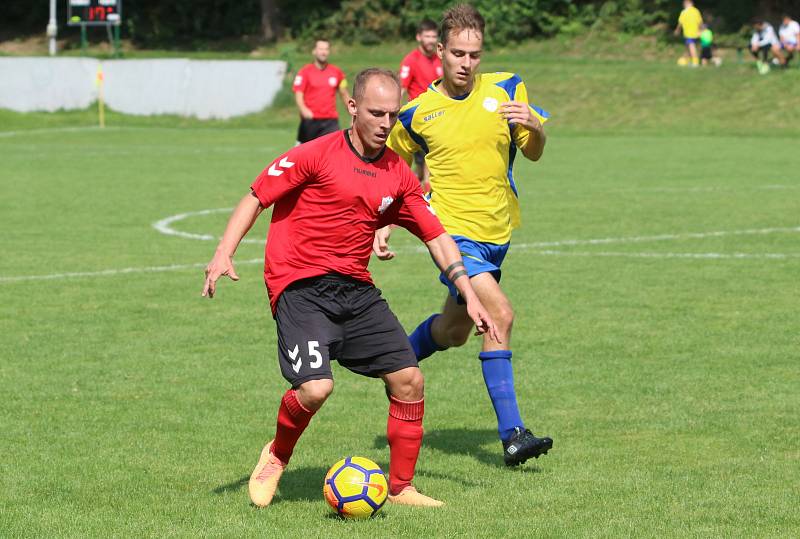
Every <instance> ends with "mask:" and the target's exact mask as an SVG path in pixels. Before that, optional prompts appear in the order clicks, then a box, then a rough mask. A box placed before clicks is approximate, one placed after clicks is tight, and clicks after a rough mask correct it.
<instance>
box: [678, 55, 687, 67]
mask: <svg viewBox="0 0 800 539" xmlns="http://www.w3.org/2000/svg"><path fill="white" fill-rule="evenodd" d="M678 65H679V66H685V65H689V59H688V58H687V57H685V56H681V57H680V58H678Z"/></svg>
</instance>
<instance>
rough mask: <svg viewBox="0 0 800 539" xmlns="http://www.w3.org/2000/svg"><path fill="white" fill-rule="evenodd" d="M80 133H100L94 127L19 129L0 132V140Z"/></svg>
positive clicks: (119, 128)
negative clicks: (27, 136) (26, 136)
mask: <svg viewBox="0 0 800 539" xmlns="http://www.w3.org/2000/svg"><path fill="white" fill-rule="evenodd" d="M104 129H105V131H120V130H122V129H125V128H124V127H106V128H104ZM81 131H100V127H99V126H96V125H92V126H84V127H45V128H42V129H20V130H19V131H0V138H10V137H19V136H25V135H47V134H49V133H78V132H81Z"/></svg>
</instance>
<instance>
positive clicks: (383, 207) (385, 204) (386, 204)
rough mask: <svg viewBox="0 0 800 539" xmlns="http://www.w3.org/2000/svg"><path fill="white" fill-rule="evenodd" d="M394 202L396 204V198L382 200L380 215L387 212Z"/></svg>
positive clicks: (379, 207) (379, 209)
mask: <svg viewBox="0 0 800 539" xmlns="http://www.w3.org/2000/svg"><path fill="white" fill-rule="evenodd" d="M392 202H394V198H392V197H383V198H382V199H381V205H380V206H378V213H380V214H383V212H385V211H386V210H387V209H388V208H389V206H391V205H392Z"/></svg>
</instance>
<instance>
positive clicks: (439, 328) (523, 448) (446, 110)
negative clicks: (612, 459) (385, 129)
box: [374, 4, 553, 466]
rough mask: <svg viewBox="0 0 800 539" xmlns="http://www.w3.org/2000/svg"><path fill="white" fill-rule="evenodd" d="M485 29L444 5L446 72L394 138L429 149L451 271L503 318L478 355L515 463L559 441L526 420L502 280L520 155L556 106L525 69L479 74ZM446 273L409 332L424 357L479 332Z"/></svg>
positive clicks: (397, 145) (397, 146) (404, 113)
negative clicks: (428, 310) (438, 302)
mask: <svg viewBox="0 0 800 539" xmlns="http://www.w3.org/2000/svg"><path fill="white" fill-rule="evenodd" d="M483 35H484V20H483V17H482V16H481V15H480V13H479V12H478V11H477V10H476V9H475V8H474V7H472V6H469V5H464V4H462V5H458V6H455V7H453V8H451V9H449V10H447V11H446V12H445V14H444V18H443V21H442V26H441V32H440V33H439V36H440V37H439V39H441V42H440V43H438V44H437V53H438V55H439V57H440V58H441V60H442V67H443V70H444V76H443V78H442V79H440V80H437V81H435V82H434V83H433V84H431V85H430V86H429V87H428V89H427V91H425V92H424V93H422V94H421V95H419V96H418V97H417V98H416V99H414V100H412V101H410V102H409V103H407V104H406V105H405V106H404V107H403V108H402V109H401V110H400V114H399V116H398V122H397V124H395V127H394V128H393V129H392V132H391V134H390V136H389V140H388V142H387V145H388V146H389V148H391V149H392V150H394V151H395V152H397V153H398V154H399V155H400V156H401V157H403V158H404V159H405V160H406V162H407V163H409V164H411V160H412V157H413V155H414V152H418V151H422V152H424V153H425V162H426V163H427V165H428V168H429V169H430V173H431V175H430V185H431V194H430V203H431V207H432V208H433V209H434V210H435V211H436V215H437V216H438V217H439V220H440V221H441V222H442V225H444V227H445V230H447V232H448V233H449V234H450V235H451V236H453V239H454V240H456V244H457V245H458V247H459V250H460V252H461V255H462V258H463V267H461V268H452V269H451V270H450V271H454V272H455V274H456V275H458V274H462V273H463V274H466V275H468V276H469V277H470V282H471V283H472V285H473V288H474V289H475V292H476V293H477V294H478V296H479V297H480V300H481V302H482V303H483V304H484V305H485V306H486V308H487V309H489V312H490V313H491V316H492V318H493V319H494V320H495V323H496V324H497V330H498V333H499V334H500V342H495V341H490V340H487V339H484V340H483V346H482V348H481V352H480V353H479V354H478V358H479V359H480V362H481V372H482V374H483V380H484V383H485V384H486V390H487V392H488V393H489V398H490V399H491V401H492V406H493V407H494V411H495V415H496V416H497V430H498V434H499V437H500V440H501V442H502V445H503V460H504V461H505V463H506V465H508V466H516V465H518V464H522V463H523V462H525V461H526V460H528V459H530V458H538V457H539V456H540V455H542V454H544V453H547V451H548V450H549V449H551V448H552V447H553V440H552V439H551V438H549V437H547V436H544V437H537V436H535V435H534V434H533V433H532V432H531V431H530V430H529V429H527V428H526V427H525V424H524V423H523V421H522V418H521V415H520V411H519V407H518V405H517V396H516V391H515V388H514V373H513V368H512V365H511V356H512V354H511V326H512V324H513V321H514V311H513V309H512V307H511V301H510V300H509V299H508V297H507V296H506V295H505V293H504V292H503V290H502V289H501V288H500V276H501V271H500V266H501V264H502V263H503V259H504V258H505V255H506V252H507V251H508V247H509V244H510V240H511V232H512V230H513V229H514V228H516V227H517V226H518V225H519V221H520V219H519V217H520V216H519V201H518V200H517V187H516V185H515V183H514V178H513V164H514V157H515V156H516V154H517V150H519V152H520V153H522V155H523V156H525V157H526V158H527V159H530V160H532V161H536V160H538V159H539V158H540V157H541V155H542V152H543V151H544V145H545V134H544V129H543V127H542V124H543V123H544V122H545V120H546V119H547V113H546V112H544V111H543V110H541V109H536V108H535V107H531V106H530V105H529V103H528V93H527V89H526V87H525V83H524V82H523V81H522V78H521V77H519V75H516V74H514V73H491V74H480V73H478V66H479V64H480V62H481V53H482V49H483ZM388 238H389V231H388V230H387V229H382V230H380V231H378V233H376V237H375V244H374V250H375V254H376V255H377V256H378V258H381V259H388V258H392V257H393V256H394V253H392V252H391V251H389V249H388V244H387V242H388ZM440 280H441V281H442V283H443V284H445V285H446V286H448V289H449V291H450V293H449V295H448V296H447V299H446V300H445V304H444V308H443V309H442V312H441V314H440V313H436V314H434V315H432V316H430V317H428V318H427V319H426V320H425V321H424V322H422V323H421V324H420V325H419V326H418V327H417V329H416V330H414V332H413V333H412V334H411V335H410V336H409V340H410V341H411V346H412V348H413V349H414V352H415V353H416V356H417V359H418V360H421V359H424V358H426V357H428V356H430V355H432V354H434V353H435V352H437V351H440V350H445V349H447V348H449V347H456V346H461V345H463V344H464V343H466V342H467V339H468V338H469V336H470V334H471V333H472V332H473V327H474V324H473V322H472V321H471V320H469V319H468V317H466V309H465V305H464V300H463V299H462V298H461V297H460V296H459V294H458V293H457V292H456V291H455V289H454V288H453V287H452V283H451V282H450V281H449V280H448V279H447V278H446V277H444V276H440ZM528 353H530V352H528ZM520 355H522V354H520ZM520 355H518V356H517V358H518V359H519V358H520Z"/></svg>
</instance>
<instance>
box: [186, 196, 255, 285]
mask: <svg viewBox="0 0 800 539" xmlns="http://www.w3.org/2000/svg"><path fill="white" fill-rule="evenodd" d="M263 209H264V207H263V206H262V205H261V203H260V202H259V201H258V199H257V198H256V197H255V196H254V195H253V194H248V195H245V196H244V198H242V200H241V201H240V202H239V204H238V205H237V206H236V209H234V210H233V213H232V214H231V218H230V219H229V220H228V226H227V227H225V234H223V235H222V239H221V240H220V242H219V245H217V250H216V251H215V252H214V258H212V259H211V262H209V263H208V266H206V280H205V283H204V284H203V292H202V294H201V296H203V297H206V296H208V297H209V298H213V297H214V293H215V292H216V289H217V280H218V279H219V278H220V277H222V276H223V275H227V276H228V277H230V279H231V280H232V281H238V280H239V276H238V275H237V274H236V270H235V269H234V267H233V255H234V253H236V249H237V247H239V243H240V242H241V241H242V238H243V237H244V235H245V234H247V231H248V230H250V228H252V226H253V223H255V222H256V219H257V218H258V216H259V215H260V214H261V211H262V210H263Z"/></svg>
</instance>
